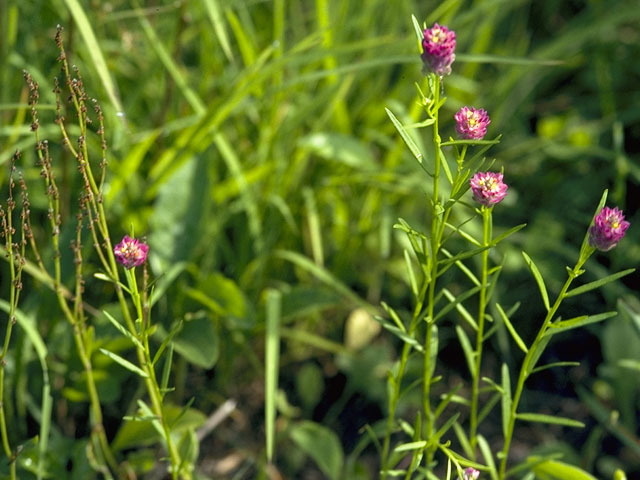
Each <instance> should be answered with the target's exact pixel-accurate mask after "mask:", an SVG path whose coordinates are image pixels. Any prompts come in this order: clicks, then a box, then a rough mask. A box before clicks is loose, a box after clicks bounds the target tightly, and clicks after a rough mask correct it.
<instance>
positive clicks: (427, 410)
mask: <svg viewBox="0 0 640 480" xmlns="http://www.w3.org/2000/svg"><path fill="white" fill-rule="evenodd" d="M440 82H441V79H440V78H439V77H436V81H435V92H434V98H433V105H436V110H435V111H434V112H433V119H434V123H433V144H434V150H435V157H434V171H433V196H432V205H431V208H432V219H431V255H430V257H429V261H430V262H431V273H430V282H429V290H428V294H427V295H428V296H427V329H426V334H425V343H424V367H423V386H422V388H423V390H422V397H423V400H422V402H423V410H424V416H425V436H426V438H427V440H428V439H430V438H431V435H433V428H434V425H433V424H434V419H433V412H432V411H431V399H430V397H431V374H432V371H433V370H434V368H435V365H432V360H431V343H432V341H433V338H432V337H433V328H432V326H433V318H434V309H435V289H436V279H437V278H438V252H439V250H440V239H441V235H442V231H443V230H442V228H441V225H442V220H441V218H440V214H441V212H439V211H438V210H439V208H440V200H439V192H438V187H439V182H440V162H441V161H442V158H441V156H440V155H441V150H440V144H441V143H442V140H441V138H440V134H439V131H438V126H439V121H438V113H439V112H438V110H437V105H438V104H439V103H440ZM434 360H435V357H434ZM434 452H435V448H433V447H429V448H427V457H426V462H427V465H429V464H430V463H431V460H432V459H433V454H434ZM427 468H428V467H427Z"/></svg>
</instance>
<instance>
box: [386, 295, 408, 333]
mask: <svg viewBox="0 0 640 480" xmlns="http://www.w3.org/2000/svg"><path fill="white" fill-rule="evenodd" d="M380 304H381V305H382V308H384V311H385V312H387V313H388V314H389V316H390V317H391V319H392V320H393V321H394V323H395V324H396V325H397V326H398V328H399V329H400V330H402V333H407V329H406V328H405V327H404V323H402V320H401V319H400V316H399V315H398V314H397V313H396V311H395V310H394V309H393V308H391V307H390V306H389V305H388V304H387V303H385V302H380Z"/></svg>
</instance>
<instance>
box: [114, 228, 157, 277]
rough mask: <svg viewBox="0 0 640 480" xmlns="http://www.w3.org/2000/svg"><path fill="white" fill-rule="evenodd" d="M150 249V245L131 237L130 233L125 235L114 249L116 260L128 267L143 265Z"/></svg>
mask: <svg viewBox="0 0 640 480" xmlns="http://www.w3.org/2000/svg"><path fill="white" fill-rule="evenodd" d="M148 251H149V245H147V244H146V243H143V242H140V241H138V240H137V239H135V238H131V237H130V236H129V235H125V236H124V238H123V239H122V241H121V242H120V243H119V244H117V245H116V246H115V248H114V249H113V253H114V254H115V256H116V260H117V261H118V262H119V263H121V264H122V265H123V266H124V268H126V269H131V268H133V267H138V266H140V265H142V264H143V263H144V262H145V260H146V259H147V252H148Z"/></svg>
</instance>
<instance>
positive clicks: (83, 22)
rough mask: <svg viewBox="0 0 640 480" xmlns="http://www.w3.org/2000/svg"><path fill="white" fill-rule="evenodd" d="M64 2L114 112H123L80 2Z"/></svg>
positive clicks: (75, 0)
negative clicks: (89, 54)
mask: <svg viewBox="0 0 640 480" xmlns="http://www.w3.org/2000/svg"><path fill="white" fill-rule="evenodd" d="M64 3H65V4H66V5H67V8H68V9H69V11H70V12H71V16H72V17H73V19H74V20H75V22H76V25H77V26H78V30H80V35H82V38H83V39H84V42H85V43H86V45H87V50H88V51H89V52H90V53H91V60H92V61H93V64H94V66H95V67H96V71H97V73H98V76H99V77H100V80H102V85H103V86H104V89H105V90H106V92H107V96H108V97H109V100H110V101H111V103H112V104H113V107H114V108H115V109H116V112H118V113H120V112H124V108H123V106H122V103H121V102H120V97H119V95H118V91H117V88H116V84H115V83H114V81H113V79H112V78H111V74H110V73H109V69H108V68H107V62H106V61H105V60H104V55H103V54H102V50H101V49H100V44H99V43H98V39H97V38H96V35H95V33H94V32H93V28H91V23H90V22H89V19H88V18H87V15H86V13H84V10H83V9H82V6H81V5H80V2H78V0H64Z"/></svg>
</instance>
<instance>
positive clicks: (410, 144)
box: [384, 108, 424, 168]
mask: <svg viewBox="0 0 640 480" xmlns="http://www.w3.org/2000/svg"><path fill="white" fill-rule="evenodd" d="M384 110H385V112H387V115H389V118H390V119H391V123H393V126H394V127H396V130H398V132H399V133H400V136H401V137H402V140H404V143H406V144H407V147H409V150H411V153H412V154H413V156H414V157H415V158H416V160H417V161H418V163H419V164H420V165H421V166H422V167H423V168H424V165H423V160H424V156H423V155H422V152H421V151H420V149H419V148H418V145H416V142H414V141H413V138H411V135H409V133H407V130H406V129H405V128H404V125H402V123H401V122H400V120H398V119H397V118H396V116H395V115H394V114H393V112H391V110H389V109H388V108H385V109H384Z"/></svg>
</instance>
